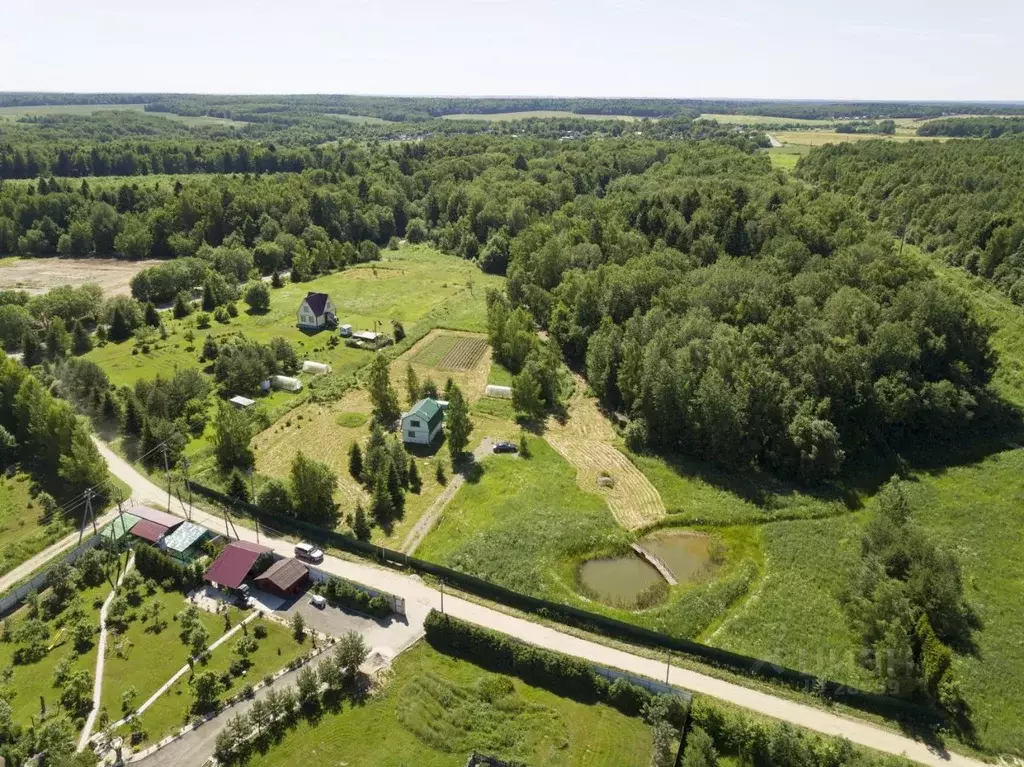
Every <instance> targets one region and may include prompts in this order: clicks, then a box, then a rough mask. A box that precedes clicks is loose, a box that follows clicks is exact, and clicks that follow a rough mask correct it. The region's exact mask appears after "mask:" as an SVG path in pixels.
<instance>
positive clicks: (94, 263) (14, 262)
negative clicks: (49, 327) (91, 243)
mask: <svg viewBox="0 0 1024 767" xmlns="http://www.w3.org/2000/svg"><path fill="white" fill-rule="evenodd" d="M159 263H160V262H159V261H155V260H143V261H128V260H124V259H119V258H62V257H60V256H53V257H51V258H11V259H4V260H3V261H2V262H0V290H24V291H26V292H28V293H32V294H39V293H45V292H47V291H48V290H50V288H55V287H58V286H60V285H72V286H76V287H77V286H78V285H84V284H85V283H87V282H94V283H96V284H97V285H99V286H100V287H101V288H103V294H104V295H107V296H126V295H130V294H131V280H132V277H134V276H135V275H136V274H138V273H139V272H141V271H142V270H143V269H146V268H148V267H150V266H156V265H157V264H159Z"/></svg>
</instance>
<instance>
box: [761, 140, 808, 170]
mask: <svg viewBox="0 0 1024 767" xmlns="http://www.w3.org/2000/svg"><path fill="white" fill-rule="evenodd" d="M772 135H773V136H774V135H775V134H774V133H773V134H772ZM765 151H766V152H767V153H768V158H769V159H770V160H771V161H772V167H773V168H778V169H779V170H785V171H792V170H794V169H795V168H796V164H797V162H799V160H800V158H801V157H803V156H804V155H805V154H807V153H808V152H810V151H811V148H810V147H809V146H800V145H797V144H785V145H783V146H776V147H772V148H771V149H768V150H765Z"/></svg>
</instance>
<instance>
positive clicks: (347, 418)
mask: <svg viewBox="0 0 1024 767" xmlns="http://www.w3.org/2000/svg"><path fill="white" fill-rule="evenodd" d="M368 420H369V416H368V415H367V414H366V413H352V412H347V413H338V417H337V418H336V419H335V421H337V423H338V426H343V427H344V428H346V429H358V428H359V427H360V426H362V425H363V424H364V423H366V422H367V421H368Z"/></svg>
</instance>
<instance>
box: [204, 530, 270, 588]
mask: <svg viewBox="0 0 1024 767" xmlns="http://www.w3.org/2000/svg"><path fill="white" fill-rule="evenodd" d="M257 549H262V551H257ZM267 551H270V549H268V548H267V547H266V546H257V545H255V544H252V543H243V542H241V541H239V542H237V543H229V544H228V545H227V546H225V547H224V551H222V552H221V553H220V556H219V557H217V559H216V560H215V561H214V563H213V564H212V565H210V569H209V570H207V571H206V574H205V575H203V580H206V581H210V582H211V583H218V584H220V585H221V586H227V587H228V588H229V589H237V588H238V587H239V586H241V585H242V581H244V580H245V576H247V575H248V574H249V571H250V570H251V569H252V566H253V565H254V564H256V560H257V559H259V557H260V554H263V553H265V552H267Z"/></svg>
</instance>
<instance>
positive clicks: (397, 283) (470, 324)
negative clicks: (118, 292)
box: [86, 246, 501, 385]
mask: <svg viewBox="0 0 1024 767" xmlns="http://www.w3.org/2000/svg"><path fill="white" fill-rule="evenodd" d="M383 256H384V259H385V260H383V261H380V262H376V263H372V264H360V265H358V266H354V267H351V268H349V269H346V270H345V271H342V272H338V273H335V274H330V275H327V276H324V277H318V278H317V279H315V280H311V281H309V282H302V283H288V284H286V285H285V286H284V287H283V288H280V289H278V290H274V291H273V292H272V293H271V307H270V310H269V311H268V312H267V313H266V314H251V313H250V312H249V310H248V309H247V308H246V306H245V304H244V303H243V302H241V301H240V302H239V303H238V308H239V315H238V317H236V318H234V319H232V320H230V322H228V323H226V324H222V323H219V322H216V321H214V322H213V323H212V324H211V327H210V328H208V329H204V330H203V329H199V328H197V327H196V326H195V315H192V316H191V317H188V318H185V319H183V320H174V319H172V318H171V317H170V316H169V315H165V319H164V322H165V324H166V326H167V332H168V338H167V340H165V341H160V342H158V343H156V344H154V345H153V349H152V351H151V352H150V353H149V354H142V353H141V351H138V350H136V348H135V344H134V343H133V342H132V341H125V342H123V343H120V344H116V343H109V344H107V345H106V346H103V347H97V348H96V349H93V351H91V352H89V354H87V355H86V359H90V360H92V361H93V362H95V363H97V364H98V365H100V366H101V367H102V368H103V370H104V371H105V372H106V373H107V375H108V376H109V377H110V380H111V382H112V383H114V384H118V385H120V384H133V383H134V382H135V381H136V380H137V379H139V378H152V377H154V376H156V375H157V374H158V373H162V374H165V375H166V374H171V373H173V372H174V370H175V368H177V367H191V366H195V365H197V364H199V363H198V360H199V354H200V352H201V350H202V347H203V341H204V340H205V338H206V337H207V336H208V335H214V336H224V335H228V334H231V333H242V334H244V335H245V336H246V337H248V338H251V339H253V340H256V341H262V342H267V341H269V340H270V339H271V338H274V337H275V336H283V337H284V338H287V339H288V340H289V341H291V342H292V343H294V344H295V345H296V347H297V350H298V353H299V355H300V358H301V359H315V360H317V361H320V362H326V363H328V364H330V365H331V366H332V368H333V372H334V373H335V374H337V375H346V374H350V373H353V372H355V371H357V370H359V369H360V368H362V367H363V366H364V365H367V364H368V363H369V362H370V360H371V358H372V357H371V354H370V353H369V352H366V351H362V350H359V349H351V348H348V347H346V346H344V345H343V344H339V345H338V346H336V347H335V348H334V349H330V348H329V347H328V346H327V340H328V338H330V333H329V332H328V331H322V332H320V333H316V334H308V333H306V332H303V331H301V330H299V328H298V327H296V324H295V323H296V320H295V313H296V311H297V310H298V307H299V304H300V303H301V301H302V299H303V298H304V297H305V295H306V293H308V292H310V291H319V292H326V293H329V294H330V296H331V299H332V300H333V301H334V304H335V305H336V306H337V307H338V319H339V322H342V323H348V324H351V325H352V326H353V327H355V328H357V329H372V328H373V327H374V323H375V322H379V323H381V325H382V327H383V329H384V330H385V331H386V332H389V333H390V332H391V321H392V320H399V321H401V322H402V324H403V326H404V328H405V332H406V334H407V335H408V336H415V335H417V334H418V335H422V334H423V333H424V332H426V330H428V329H429V328H431V327H435V326H448V327H461V328H463V329H466V330H481V329H484V328H485V326H486V307H485V305H484V293H485V291H486V288H487V287H490V286H492V285H495V286H496V285H500V283H501V279H500V278H496V277H489V276H488V275H484V274H482V273H481V272H480V271H479V270H478V269H477V268H476V267H475V266H474V265H473V264H472V263H470V262H468V261H464V260H462V259H459V258H454V257H452V256H445V255H442V254H440V253H438V252H437V251H434V250H432V249H431V248H428V247H426V246H407V247H405V248H403V249H402V250H400V251H390V250H388V251H384V254H383ZM469 282H472V283H473V284H472V286H470V285H469V284H467V283H469ZM188 330H191V331H192V332H193V333H194V334H195V339H194V341H193V342H192V346H193V347H194V349H193V351H191V352H189V351H187V347H188V346H189V344H188V342H187V341H186V340H185V338H184V334H185V333H186V331H188ZM133 351H135V352H136V353H135V354H133Z"/></svg>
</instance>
